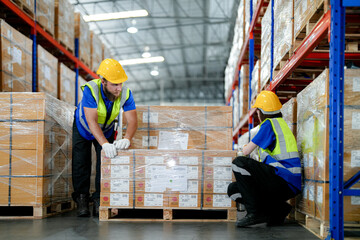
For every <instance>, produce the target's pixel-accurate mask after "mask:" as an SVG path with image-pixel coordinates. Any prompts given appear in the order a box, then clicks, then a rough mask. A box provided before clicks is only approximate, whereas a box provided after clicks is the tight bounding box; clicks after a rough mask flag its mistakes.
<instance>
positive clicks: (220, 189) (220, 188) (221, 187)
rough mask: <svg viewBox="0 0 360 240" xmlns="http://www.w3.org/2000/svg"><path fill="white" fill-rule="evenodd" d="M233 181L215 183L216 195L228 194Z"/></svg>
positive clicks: (217, 181) (216, 181)
mask: <svg viewBox="0 0 360 240" xmlns="http://www.w3.org/2000/svg"><path fill="white" fill-rule="evenodd" d="M230 183H231V181H219V180H215V181H214V193H227V188H228V186H229V184H230Z"/></svg>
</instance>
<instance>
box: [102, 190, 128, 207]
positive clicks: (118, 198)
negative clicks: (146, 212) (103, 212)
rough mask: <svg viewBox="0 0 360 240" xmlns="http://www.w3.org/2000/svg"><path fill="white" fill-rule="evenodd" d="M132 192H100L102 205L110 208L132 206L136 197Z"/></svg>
mask: <svg viewBox="0 0 360 240" xmlns="http://www.w3.org/2000/svg"><path fill="white" fill-rule="evenodd" d="M133 196H134V195H133V194H132V193H103V192H101V194H100V206H101V207H109V208H112V207H113V208H132V207H133V206H134V198H133Z"/></svg>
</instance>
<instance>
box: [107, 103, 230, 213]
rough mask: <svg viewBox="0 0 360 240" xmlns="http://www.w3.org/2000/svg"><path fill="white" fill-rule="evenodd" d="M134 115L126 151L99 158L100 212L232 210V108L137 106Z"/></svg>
mask: <svg viewBox="0 0 360 240" xmlns="http://www.w3.org/2000/svg"><path fill="white" fill-rule="evenodd" d="M137 114H138V130H137V133H136V134H135V136H134V138H133V139H132V142H131V144H132V145H131V147H130V150H127V151H119V152H118V156H117V157H115V158H114V159H108V158H106V157H105V156H104V155H103V156H102V161H101V162H102V167H101V169H102V170H101V171H102V175H101V178H102V179H101V210H102V211H108V209H109V208H132V207H135V208H160V209H165V208H166V209H176V208H179V209H205V208H208V209H231V208H232V207H234V203H232V202H231V200H230V198H228V197H227V195H226V191H227V185H228V184H229V183H230V182H231V181H234V178H233V175H232V170H231V162H232V160H233V158H234V157H235V156H236V152H235V151H232V150H231V149H232V129H231V128H232V111H231V107H182V106H181V107H169V106H139V107H137ZM123 116H124V115H123ZM123 119H124V123H123V124H124V129H123V134H124V133H125V131H126V126H125V123H126V119H125V117H123Z"/></svg>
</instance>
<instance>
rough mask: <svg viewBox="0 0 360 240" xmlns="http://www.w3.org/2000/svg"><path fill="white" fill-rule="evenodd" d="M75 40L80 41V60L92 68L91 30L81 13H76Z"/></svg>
mask: <svg viewBox="0 0 360 240" xmlns="http://www.w3.org/2000/svg"><path fill="white" fill-rule="evenodd" d="M74 18H75V38H78V39H79V59H80V61H82V62H83V63H84V64H85V65H87V66H89V67H90V66H91V52H90V51H91V50H90V43H91V41H90V29H89V25H88V24H87V23H86V22H85V21H84V19H83V18H82V16H81V14H80V13H75V17H74Z"/></svg>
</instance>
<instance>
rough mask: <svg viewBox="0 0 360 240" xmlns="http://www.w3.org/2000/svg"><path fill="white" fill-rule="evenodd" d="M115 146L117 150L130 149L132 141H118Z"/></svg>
mask: <svg viewBox="0 0 360 240" xmlns="http://www.w3.org/2000/svg"><path fill="white" fill-rule="evenodd" d="M114 145H115V147H116V148H117V149H122V150H124V149H128V148H129V147H130V140H129V139H127V138H124V139H121V140H117V141H115V142H114Z"/></svg>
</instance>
